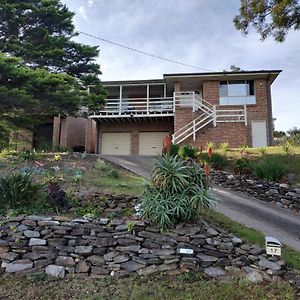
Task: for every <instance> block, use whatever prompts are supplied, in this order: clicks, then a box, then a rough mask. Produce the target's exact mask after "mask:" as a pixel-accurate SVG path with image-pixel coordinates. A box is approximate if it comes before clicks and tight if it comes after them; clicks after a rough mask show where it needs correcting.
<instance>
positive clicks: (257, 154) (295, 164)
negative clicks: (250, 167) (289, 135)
mask: <svg viewBox="0 0 300 300" xmlns="http://www.w3.org/2000/svg"><path fill="white" fill-rule="evenodd" d="M215 151H216V152H217V153H220V154H224V151H223V150H222V149H217V150H215ZM226 156H227V158H228V160H229V163H230V165H231V166H233V165H234V164H235V162H236V161H237V159H239V158H241V157H247V158H248V159H250V160H251V161H252V162H253V163H256V162H258V161H260V160H261V159H262V158H274V159H275V160H276V161H278V162H281V163H282V164H283V165H285V166H286V168H287V169H288V171H289V173H294V174H295V184H296V185H300V146H293V147H292V155H289V156H288V155H286V154H285V152H284V150H283V149H282V147H281V146H276V147H267V148H266V152H265V154H264V155H262V154H261V149H260V148H247V149H245V153H244V154H242V153H241V149H239V148H231V149H229V150H228V151H227V152H226Z"/></svg>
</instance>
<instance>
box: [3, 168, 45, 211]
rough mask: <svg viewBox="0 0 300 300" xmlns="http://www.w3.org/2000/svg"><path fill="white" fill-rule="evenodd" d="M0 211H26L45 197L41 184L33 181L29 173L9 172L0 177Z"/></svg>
mask: <svg viewBox="0 0 300 300" xmlns="http://www.w3.org/2000/svg"><path fill="white" fill-rule="evenodd" d="M0 195H1V198H0V211H1V212H3V213H6V212H7V211H8V210H10V209H17V210H20V211H26V208H27V207H30V206H33V205H34V204H35V202H36V201H38V200H41V201H42V200H44V199H45V197H46V194H45V191H44V187H43V185H40V184H36V183H33V182H32V180H31V176H30V175H29V174H25V175H24V174H11V175H8V176H6V177H2V178H0Z"/></svg>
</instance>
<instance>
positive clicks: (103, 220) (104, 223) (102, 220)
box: [98, 218, 109, 225]
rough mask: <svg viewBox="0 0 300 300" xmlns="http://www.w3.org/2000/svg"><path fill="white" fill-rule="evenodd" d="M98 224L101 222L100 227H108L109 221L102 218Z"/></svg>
mask: <svg viewBox="0 0 300 300" xmlns="http://www.w3.org/2000/svg"><path fill="white" fill-rule="evenodd" d="M98 222H99V225H107V224H108V223H109V219H107V218H102V219H100V220H99V221H98Z"/></svg>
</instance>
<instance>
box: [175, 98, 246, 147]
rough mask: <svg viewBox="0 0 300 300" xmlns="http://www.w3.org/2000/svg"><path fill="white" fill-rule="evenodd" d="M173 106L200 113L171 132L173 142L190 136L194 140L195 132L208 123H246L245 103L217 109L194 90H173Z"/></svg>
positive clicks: (177, 142) (180, 141)
mask: <svg viewBox="0 0 300 300" xmlns="http://www.w3.org/2000/svg"><path fill="white" fill-rule="evenodd" d="M174 107H191V108H192V110H193V112H194V113H195V112H198V113H200V114H199V115H198V114H197V116H195V117H194V119H193V120H192V121H191V122H189V123H187V124H186V125H184V126H183V127H182V128H180V129H178V130H177V131H176V132H175V133H174V134H173V136H172V142H173V143H174V144H180V143H182V142H184V141H185V140H186V139H188V138H189V137H191V136H192V138H193V141H195V140H196V133H197V132H198V131H199V130H201V129H202V128H204V127H206V126H207V125H208V124H210V123H213V125H214V126H217V123H221V122H225V123H227V122H244V123H245V125H247V110H246V105H244V107H243V108H242V109H219V110H217V109H216V105H212V104H210V103H209V102H207V101H205V100H204V99H202V98H201V97H200V95H198V94H196V93H194V92H175V93H174ZM175 114H176V112H175Z"/></svg>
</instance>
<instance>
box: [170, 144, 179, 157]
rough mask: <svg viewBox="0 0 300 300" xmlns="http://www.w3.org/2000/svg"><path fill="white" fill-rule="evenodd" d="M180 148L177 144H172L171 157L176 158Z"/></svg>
mask: <svg viewBox="0 0 300 300" xmlns="http://www.w3.org/2000/svg"><path fill="white" fill-rule="evenodd" d="M178 151H179V146H178V145H177V144H172V145H171V149H170V155H172V156H175V155H177V154H178Z"/></svg>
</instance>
